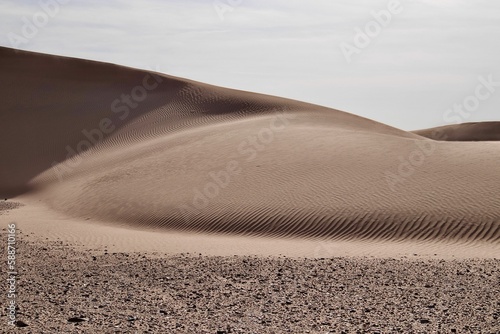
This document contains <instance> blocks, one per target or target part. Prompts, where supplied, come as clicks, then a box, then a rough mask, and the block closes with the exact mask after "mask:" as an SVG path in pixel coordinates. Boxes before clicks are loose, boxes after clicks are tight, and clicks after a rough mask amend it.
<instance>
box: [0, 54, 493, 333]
mask: <svg viewBox="0 0 500 334" xmlns="http://www.w3.org/2000/svg"><path fill="white" fill-rule="evenodd" d="M0 73H1V74H2V79H1V80H0V91H1V92H2V104H1V107H0V108H1V110H0V120H1V121H0V130H1V131H0V154H1V157H2V158H1V161H2V162H1V168H0V198H2V199H4V200H2V201H1V202H0V223H1V226H2V233H3V234H2V240H1V247H2V249H8V240H10V239H9V238H8V236H10V235H11V234H13V233H11V232H9V229H11V227H10V224H14V226H15V228H14V229H15V230H16V234H15V246H16V261H15V262H16V270H15V272H16V275H15V277H16V280H15V283H16V296H17V297H16V303H17V309H16V312H15V313H16V323H15V326H16V328H17V329H16V328H14V327H12V326H11V327H7V326H6V324H7V323H8V317H9V314H11V313H9V312H10V311H9V309H8V308H7V307H5V308H2V313H1V325H0V328H6V329H5V330H3V332H5V333H9V332H10V331H12V332H15V331H19V332H26V333H219V334H220V333H396V332H399V333H498V332H500V321H499V319H498V318H499V309H500V299H499V296H500V284H499V283H500V281H499V279H500V271H499V269H500V262H499V258H500V199H499V192H498V190H499V189H500V178H499V175H500V165H499V164H498V152H499V150H500V142H499V141H498V140H499V139H500V136H499V133H500V122H484V123H479V122H475V123H465V124H453V125H448V126H444V127H439V128H432V129H425V130H418V131H413V132H409V131H404V130H400V129H397V128H394V127H391V126H388V125H385V124H382V123H378V122H376V121H373V120H370V119H366V118H363V117H360V116H356V115H354V114H351V113H348V112H344V111H340V110H335V109H331V108H326V107H322V106H319V105H313V104H309V103H304V102H299V101H295V100H290V99H285V98H281V97H274V96H269V95H262V94H257V93H251V92H246V91H239V90H233V89H229V88H222V87H216V86H212V85H209V84H205V83H200V82H196V81H192V80H188V79H183V78H179V77H174V76H169V75H167V74H164V73H159V72H154V71H146V70H140V69H134V68H129V67H124V66H119V65H114V64H109V63H103V62H97V61H90V60H84V59H77V58H69V57H62V56H56V55H49V54H42V53H34V52H27V51H20V50H15V49H11V48H6V47H0ZM6 256H7V255H6ZM6 271H7V272H12V271H14V270H9V269H7V270H6ZM2 298H3V302H2V305H4V304H5V305H8V303H7V302H8V301H7V299H8V298H7V295H6V294H3V295H2ZM4 326H5V327H4Z"/></svg>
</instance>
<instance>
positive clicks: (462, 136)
mask: <svg viewBox="0 0 500 334" xmlns="http://www.w3.org/2000/svg"><path fill="white" fill-rule="evenodd" d="M413 133H415V134H418V135H420V136H423V137H427V138H430V139H434V140H442V141H498V140H500V122H474V123H463V124H453V125H446V126H440V127H437V128H430V129H424V130H417V131H413Z"/></svg>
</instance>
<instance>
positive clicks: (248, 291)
mask: <svg viewBox="0 0 500 334" xmlns="http://www.w3.org/2000/svg"><path fill="white" fill-rule="evenodd" d="M3 233H4V234H2V244H1V246H2V249H5V247H4V246H5V245H4V244H5V243H6V238H4V236H6V235H5V233H6V231H5V230H4V231H3ZM23 239H29V238H24V237H23V235H22V234H20V236H19V238H18V241H17V249H18V254H17V261H18V263H17V265H18V271H19V275H18V277H17V289H18V290H17V292H18V296H17V300H16V301H17V304H18V310H17V321H18V326H20V327H18V328H14V327H9V326H7V313H6V312H7V310H6V308H2V314H1V317H0V321H1V323H0V329H2V330H1V332H2V333H6V332H19V333H212V334H216V333H219V334H221V333H323V334H324V333H498V332H499V331H500V320H499V315H500V299H499V296H500V284H499V283H500V282H499V278H500V276H499V275H500V274H499V273H500V271H499V269H500V260H498V259H496V260H495V259H492V260H466V261H448V260H416V259H400V260H395V259H367V258H332V259H317V260H314V259H290V258H283V257H282V258H257V257H236V256H235V257H206V256H199V255H194V254H180V255H168V256H161V255H158V254H137V253H131V254H123V253H108V252H107V251H106V250H94V251H79V250H75V249H73V248H70V247H69V246H67V245H64V244H62V243H48V242H40V241H38V242H34V241H29V242H28V241H25V240H23ZM5 299H6V296H5V295H2V301H3V302H2V305H5V303H4V301H5ZM21 326H23V327H21Z"/></svg>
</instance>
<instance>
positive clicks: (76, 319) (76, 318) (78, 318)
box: [68, 317, 89, 323]
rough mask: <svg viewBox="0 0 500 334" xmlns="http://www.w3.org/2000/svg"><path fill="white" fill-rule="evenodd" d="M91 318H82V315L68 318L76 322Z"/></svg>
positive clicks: (69, 320)
mask: <svg viewBox="0 0 500 334" xmlns="http://www.w3.org/2000/svg"><path fill="white" fill-rule="evenodd" d="M88 320H89V319H87V318H82V317H73V318H69V319H68V322H74V323H78V322H84V321H88Z"/></svg>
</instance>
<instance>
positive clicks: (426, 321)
mask: <svg viewBox="0 0 500 334" xmlns="http://www.w3.org/2000/svg"><path fill="white" fill-rule="evenodd" d="M430 322H431V321H430V320H429V319H420V323H421V324H428V323H430Z"/></svg>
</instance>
